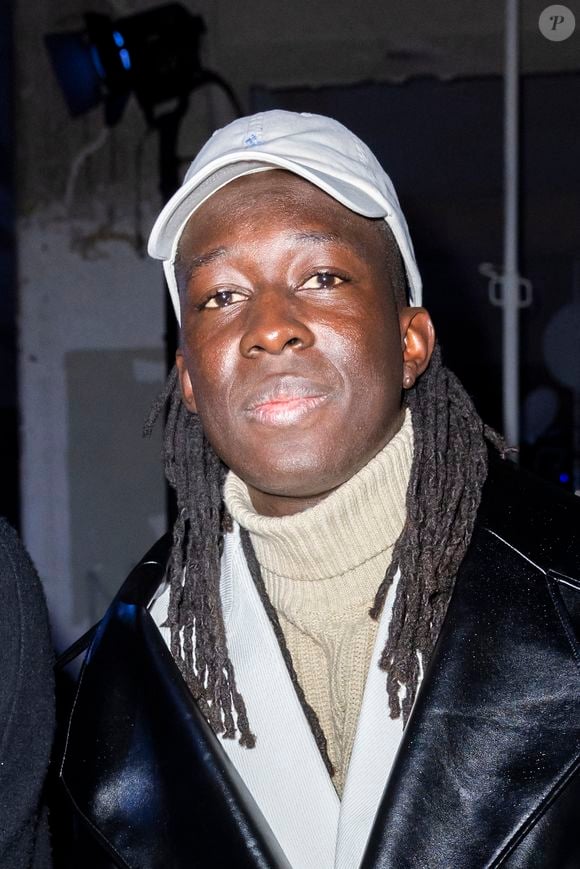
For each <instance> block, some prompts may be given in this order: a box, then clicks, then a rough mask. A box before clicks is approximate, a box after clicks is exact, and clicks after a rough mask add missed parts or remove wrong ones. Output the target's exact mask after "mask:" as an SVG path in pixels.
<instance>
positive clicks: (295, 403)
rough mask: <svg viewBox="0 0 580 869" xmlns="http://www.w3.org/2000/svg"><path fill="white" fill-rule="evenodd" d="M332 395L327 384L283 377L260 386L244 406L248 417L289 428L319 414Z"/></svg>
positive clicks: (300, 378) (287, 376)
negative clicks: (317, 412)
mask: <svg viewBox="0 0 580 869" xmlns="http://www.w3.org/2000/svg"><path fill="white" fill-rule="evenodd" d="M331 392H332V389H331V388H330V387H329V386H327V385H326V384H323V383H319V382H317V381H314V380H310V379H308V378H305V377H296V376H294V375H284V376H280V377H276V378H273V379H271V380H269V381H267V382H266V383H263V384H261V385H260V386H259V387H258V388H257V389H256V390H255V391H254V392H253V394H252V395H251V396H250V397H249V398H248V400H247V403H245V404H246V406H245V413H246V415H247V416H248V417H250V418H251V419H253V420H256V421H257V422H260V423H262V424H265V425H289V424H292V423H296V422H298V421H300V420H301V419H303V418H305V417H307V416H309V415H310V414H311V413H313V412H314V411H315V410H317V408H319V407H320V406H321V405H322V404H324V403H325V402H326V401H327V400H328V398H329V396H330V394H331Z"/></svg>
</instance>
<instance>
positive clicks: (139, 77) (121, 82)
mask: <svg viewBox="0 0 580 869" xmlns="http://www.w3.org/2000/svg"><path fill="white" fill-rule="evenodd" d="M83 19H84V22H85V27H84V29H82V30H78V31H73V32H67V33H51V34H48V35H46V36H45V43H46V46H47V49H48V52H49V54H50V58H51V61H52V65H53V68H54V71H55V73H56V76H57V79H58V81H59V84H60V87H61V89H62V92H63V94H64V97H65V100H66V103H67V106H68V109H69V111H70V113H71V115H73V116H77V115H82V114H84V113H85V112H88V111H89V110H91V109H93V108H95V107H96V106H98V105H99V104H100V103H103V104H104V110H105V121H106V123H107V125H108V126H114V125H115V124H116V123H118V121H119V120H120V119H121V116H122V114H123V111H124V109H125V106H126V104H127V101H128V99H129V97H130V96H131V94H134V95H135V97H136V99H137V101H138V103H139V105H140V106H141V108H142V110H143V112H144V114H145V117H146V120H147V122H148V123H149V124H150V125H151V126H155V120H156V115H157V113H158V112H159V111H162V110H164V109H163V107H165V106H166V105H167V103H169V102H171V101H177V102H178V103H179V102H180V101H181V102H184V101H186V100H187V97H188V95H189V93H190V92H191V91H192V90H193V89H194V88H196V87H198V86H199V85H202V84H205V83H206V82H208V81H212V80H215V79H217V78H219V77H217V76H215V74H213V73H211V72H209V71H207V70H204V69H203V68H202V66H201V62H200V57H199V49H200V40H201V37H202V35H203V34H204V33H205V29H206V28H205V24H204V21H203V19H202V18H201V17H200V16H199V15H192V14H191V13H190V12H189V10H188V9H186V8H185V7H184V6H182V5H181V4H179V3H168V4H166V5H164V6H158V7H155V8H153V9H149V10H147V11H146V12H139V13H137V14H135V15H128V16H126V17H124V18H119V19H117V20H115V21H114V20H113V19H112V18H110V17H109V16H107V15H101V14H97V13H86V14H85V15H84V16H83ZM218 83H221V82H218Z"/></svg>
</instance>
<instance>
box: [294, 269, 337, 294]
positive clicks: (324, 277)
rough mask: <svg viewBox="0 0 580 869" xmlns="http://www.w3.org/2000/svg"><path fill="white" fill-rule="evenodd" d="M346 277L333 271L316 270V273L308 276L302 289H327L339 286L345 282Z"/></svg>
mask: <svg viewBox="0 0 580 869" xmlns="http://www.w3.org/2000/svg"><path fill="white" fill-rule="evenodd" d="M344 281H345V278H341V277H340V275H335V274H333V273H332V272H316V274H315V275H312V277H311V278H308V280H307V281H305V282H304V283H303V284H302V289H305V290H325V289H329V288H331V287H338V285H339V284H343V283H344Z"/></svg>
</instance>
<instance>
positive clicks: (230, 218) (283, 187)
mask: <svg viewBox="0 0 580 869" xmlns="http://www.w3.org/2000/svg"><path fill="white" fill-rule="evenodd" d="M378 223H383V221H380V220H372V219H369V218H366V217H361V216H360V215H358V214H355V213H354V212H352V211H350V210H349V209H348V208H346V207H345V206H344V205H342V204H341V203H339V202H337V201H336V200H335V199H333V198H332V197H331V196H329V195H328V194H327V193H325V192H324V191H322V190H320V189H319V188H318V187H316V186H315V185H314V184H311V183H310V182H309V181H306V180H305V179H303V178H300V177H299V176H297V175H294V174H292V173H291V172H287V171H285V170H283V169H269V170H266V171H263V172H258V173H254V174H251V175H244V176H242V177H241V178H237V179H236V180H234V181H231V182H230V183H229V184H227V185H226V186H225V187H222V188H221V189H220V190H218V191H217V192H216V193H214V194H213V195H212V196H211V197H210V198H209V199H207V200H206V201H205V202H204V203H203V204H202V205H201V206H200V207H199V208H198V209H197V210H196V211H195V212H194V213H193V214H192V215H191V216H190V218H189V219H188V221H187V223H186V225H185V227H184V229H183V232H182V234H181V237H180V240H179V244H178V248H177V260H178V261H179V259H180V258H183V256H184V254H185V253H187V254H188V255H190V254H191V253H194V254H195V253H200V252H202V249H203V247H204V245H206V244H207V243H208V242H209V241H210V237H212V236H220V237H222V238H223V237H224V235H225V236H226V237H227V239H228V241H229V242H230V243H232V244H233V243H235V241H236V239H237V237H238V236H240V235H243V234H246V233H247V231H248V229H249V228H251V229H252V230H253V231H256V232H257V233H258V234H260V233H267V232H268V231H270V230H272V229H273V228H277V229H278V228H281V229H283V228H285V227H286V228H288V229H292V228H297V227H299V226H305V225H309V226H311V227H312V228H313V229H316V228H317V227H319V228H322V229H323V230H324V231H325V232H327V233H335V234H336V236H337V239H344V240H345V241H348V240H351V241H353V242H355V243H358V244H365V243H374V244H376V242H377V240H378V241H379V242H380V243H381V244H382V245H383V246H384V243H385V236H384V235H383V236H382V237H380V235H379V232H378V228H377V224H378Z"/></svg>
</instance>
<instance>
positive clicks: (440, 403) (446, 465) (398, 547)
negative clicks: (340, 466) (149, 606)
mask: <svg viewBox="0 0 580 869" xmlns="http://www.w3.org/2000/svg"><path fill="white" fill-rule="evenodd" d="M405 400H406V404H407V406H408V407H409V408H410V410H411V413H412V418H413V437H414V450H413V462H412V466H411V475H410V481H409V486H408V490H407V505H406V506H407V519H406V524H405V527H404V529H403V531H402V533H401V535H400V537H399V539H398V541H397V543H396V544H395V547H394V550H393V557H392V560H391V564H390V567H389V568H388V570H387V573H386V575H385V577H384V579H383V581H382V583H381V585H380V587H379V589H378V591H377V594H376V598H375V601H374V605H373V608H372V609H371V610H370V615H371V616H372V617H373V618H374V619H378V618H379V616H380V613H381V611H382V608H383V605H384V601H385V598H386V595H387V592H388V590H389V588H390V586H391V584H392V582H393V579H394V577H395V575H396V573H397V570H398V569H400V579H399V582H398V586H397V593H396V597H395V603H394V607H393V613H392V617H391V623H390V628H389V634H388V638H387V642H386V645H385V648H384V650H383V653H382V656H381V659H380V666H381V668H382V669H384V670H385V671H386V672H387V694H388V701H389V709H390V714H391V717H393V718H397V717H398V716H399V715H400V714H401V713H402V716H403V722H405V723H406V721H407V719H408V716H409V713H410V711H411V707H412V705H413V701H414V699H415V695H416V693H417V686H418V681H419V673H420V663H419V658H418V653H419V654H420V655H421V663H422V666H423V667H426V666H427V663H428V661H429V658H430V655H431V652H432V650H433V647H434V645H435V641H436V639H437V636H438V634H439V630H440V628H441V625H442V622H443V619H444V617H445V613H446V611H447V605H448V603H449V599H450V597H451V592H452V590H453V582H454V578H455V575H456V573H457V570H458V568H459V565H460V564H461V561H462V560H463V557H464V555H465V552H466V550H467V547H468V545H469V542H470V539H471V534H472V532H473V526H474V522H475V515H476V513H477V509H478V507H479V502H480V499H481V490H482V487H483V483H484V481H485V478H486V474H487V448H486V445H485V440H486V439H488V440H490V441H491V442H492V443H493V444H494V445H495V446H497V447H498V449H502V444H501V441H500V438H499V436H498V435H497V434H496V433H495V432H493V431H492V430H491V429H488V427H487V426H484V424H483V423H482V421H481V419H480V417H479V416H478V414H477V412H476V410H475V408H474V406H473V403H472V401H471V399H470V398H469V396H468V394H467V392H466V391H465V389H464V387H463V386H462V385H461V383H460V382H459V380H458V379H457V377H456V376H455V375H454V374H453V373H452V372H451V371H449V370H448V369H447V368H445V366H444V365H443V363H442V360H441V352H440V349H439V347H436V348H435V351H434V353H433V356H432V359H431V363H430V365H429V367H428V369H427V370H426V372H425V373H424V374H423V376H422V377H420V378H419V379H418V380H417V382H416V384H415V386H414V387H413V388H412V389H409V390H408V391H407V392H406V393H405ZM165 405H168V413H167V419H166V424H165V431H164V440H163V455H164V465H165V474H166V477H167V479H168V481H169V483H170V485H171V486H172V487H173V488H174V489H175V492H176V496H177V509H178V515H177V519H176V521H175V524H174V527H173V546H172V549H171V555H170V560H169V564H168V573H167V577H168V581H169V584H170V599H169V611H168V617H167V622H166V625H167V626H168V627H169V628H170V631H171V652H172V654H173V656H174V658H175V660H176V661H177V663H178V665H179V667H180V669H181V672H182V674H183V676H184V678H185V681H186V682H187V684H188V686H189V688H190V690H191V692H192V694H193V696H194V697H195V699H196V700H197V702H198V704H199V706H200V709H201V711H202V712H203V714H204V715H205V716H206V718H207V720H208V721H209V723H210V725H211V726H212V728H213V730H214V731H215V732H216V733H223V734H224V736H226V737H234V736H235V735H236V729H237V730H238V733H239V741H240V743H241V744H242V745H245V746H247V747H252V746H253V745H254V744H255V737H254V735H253V734H252V732H251V730H250V726H249V722H248V717H247V713H246V707H245V704H244V700H243V697H242V696H241V694H240V693H239V691H238V690H237V687H236V681H235V675H234V670H233V665H232V662H231V660H230V657H229V654H228V650H227V643H226V634H225V627H224V619H223V612H222V607H221V600H220V592H219V586H220V557H221V553H222V549H223V535H224V533H225V532H226V531H228V530H230V529H231V519H230V517H229V516H228V514H227V511H226V509H225V506H224V503H223V498H222V491H223V483H224V479H225V474H226V473H227V468H226V467H225V465H224V464H223V463H222V462H221V461H220V459H219V458H218V457H217V455H216V454H215V452H214V450H213V449H212V447H211V445H210V444H209V442H208V441H207V439H206V437H205V435H204V432H203V429H202V426H201V423H200V421H199V417H198V416H197V414H193V413H190V412H189V411H188V410H187V409H186V407H185V405H184V404H183V402H182V400H181V393H180V390H179V383H178V378H177V371H176V369H175V368H174V369H173V371H172V372H171V374H170V375H169V378H168V380H167V383H166V386H165V389H164V391H163V392H162V393H161V395H160V396H159V398H158V399H157V401H156V402H155V404H154V405H153V407H152V409H151V413H150V415H149V418H148V420H147V422H146V424H145V429H144V433H145V434H150V432H151V430H152V428H153V425H154V423H155V421H156V419H157V417H158V416H159V415H160V413H161V411H162V410H163V408H164V406H165ZM400 686H405V687H406V692H405V695H404V698H403V700H402V703H401V701H400V699H399V688H400ZM233 712H235V714H236V719H237V721H236V722H234V718H233ZM310 717H311V716H310ZM311 724H312V722H311ZM317 742H319V740H318V739H317Z"/></svg>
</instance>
